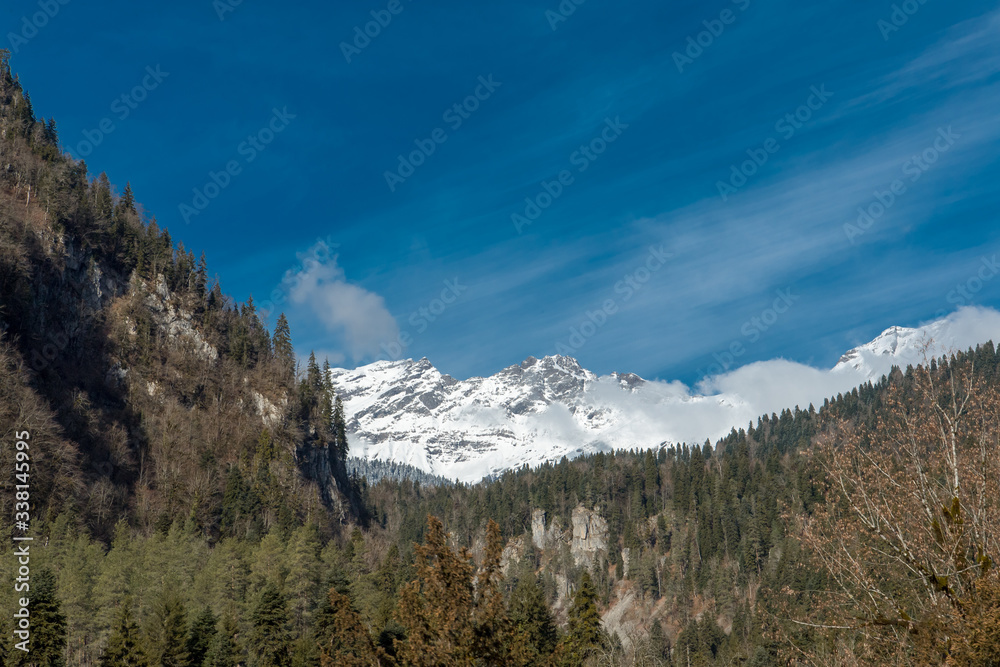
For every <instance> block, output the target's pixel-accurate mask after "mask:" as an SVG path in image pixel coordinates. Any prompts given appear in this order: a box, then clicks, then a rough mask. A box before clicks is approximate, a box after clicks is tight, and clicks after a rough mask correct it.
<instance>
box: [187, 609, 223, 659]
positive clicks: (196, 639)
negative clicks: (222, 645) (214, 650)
mask: <svg viewBox="0 0 1000 667" xmlns="http://www.w3.org/2000/svg"><path fill="white" fill-rule="evenodd" d="M217 621H218V619H216V618H215V614H213V613H212V609H211V607H207V606H206V607H205V608H204V609H202V610H201V613H200V614H198V615H197V616H196V617H195V618H194V619H192V620H191V626H190V627H189V628H188V635H187V645H186V647H187V654H188V664H189V665H191V667H202V665H203V664H204V662H205V656H206V655H208V649H209V648H210V647H211V645H212V640H213V639H214V638H215V634H216V628H215V625H216V623H217Z"/></svg>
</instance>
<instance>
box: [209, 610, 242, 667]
mask: <svg viewBox="0 0 1000 667" xmlns="http://www.w3.org/2000/svg"><path fill="white" fill-rule="evenodd" d="M242 664H243V656H242V654H241V652H240V648H239V645H238V644H237V643H236V622H235V621H234V620H233V619H231V618H226V619H225V620H224V621H223V623H222V629H221V630H219V631H218V632H216V634H215V637H214V638H213V639H212V645H211V647H209V649H208V654H207V655H206V656H205V666H206V667H239V666H240V665H242Z"/></svg>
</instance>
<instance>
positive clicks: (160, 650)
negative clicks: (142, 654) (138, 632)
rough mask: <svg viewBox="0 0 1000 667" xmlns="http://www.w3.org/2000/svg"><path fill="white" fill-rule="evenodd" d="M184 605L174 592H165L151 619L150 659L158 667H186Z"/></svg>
mask: <svg viewBox="0 0 1000 667" xmlns="http://www.w3.org/2000/svg"><path fill="white" fill-rule="evenodd" d="M185 616H186V614H185V611H184V603H183V602H181V600H180V598H179V597H177V595H176V594H175V593H173V592H169V591H167V592H164V593H163V594H162V596H161V598H160V600H158V601H157V603H156V605H155V606H154V608H153V614H152V617H151V619H150V628H149V633H148V634H149V637H150V647H149V648H150V651H149V653H150V658H152V660H153V663H154V664H156V665H157V666H158V667H185V666H186V665H187V663H188V654H187V644H186V641H185V640H186V636H187V619H186V618H185Z"/></svg>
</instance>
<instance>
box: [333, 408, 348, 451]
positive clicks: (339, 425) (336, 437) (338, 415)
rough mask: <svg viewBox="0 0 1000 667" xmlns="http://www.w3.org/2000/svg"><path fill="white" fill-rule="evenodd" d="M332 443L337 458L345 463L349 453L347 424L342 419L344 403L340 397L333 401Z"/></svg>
mask: <svg viewBox="0 0 1000 667" xmlns="http://www.w3.org/2000/svg"><path fill="white" fill-rule="evenodd" d="M333 443H334V451H335V452H336V454H337V458H338V459H339V460H341V461H346V460H347V454H348V451H349V448H348V444H347V422H346V420H345V419H344V402H343V401H341V400H340V396H338V397H337V398H336V400H335V401H334V407H333Z"/></svg>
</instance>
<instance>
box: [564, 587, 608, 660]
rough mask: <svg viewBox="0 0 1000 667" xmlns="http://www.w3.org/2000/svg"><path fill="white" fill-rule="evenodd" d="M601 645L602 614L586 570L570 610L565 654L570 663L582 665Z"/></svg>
mask: <svg viewBox="0 0 1000 667" xmlns="http://www.w3.org/2000/svg"><path fill="white" fill-rule="evenodd" d="M600 646H601V615H600V614H598V613H597V591H595V590H594V584H593V582H592V581H591V579H590V573H588V572H586V571H584V573H583V577H582V580H581V581H580V588H579V589H577V591H576V594H575V595H574V596H573V606H572V607H570V610H569V633H568V635H567V637H566V640H565V649H564V656H565V657H566V659H568V664H572V665H580V664H583V663H584V662H585V661H586V660H587V658H589V657H590V656H591V655H593V654H594V653H595V652H596V650H597V649H598V648H599V647H600Z"/></svg>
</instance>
